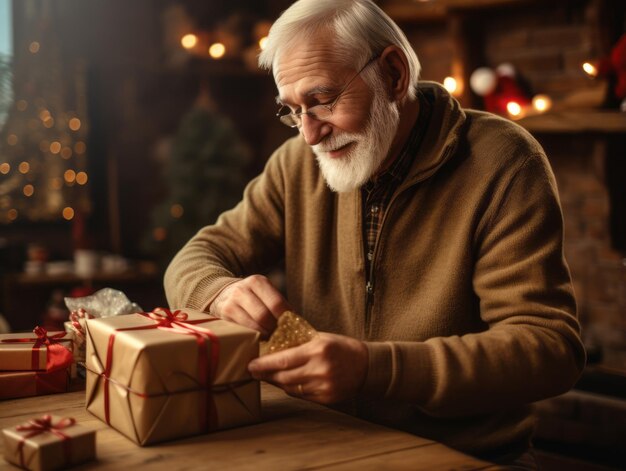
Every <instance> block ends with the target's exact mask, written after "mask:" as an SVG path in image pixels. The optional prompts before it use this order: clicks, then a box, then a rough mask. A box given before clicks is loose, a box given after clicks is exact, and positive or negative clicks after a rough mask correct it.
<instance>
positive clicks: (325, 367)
mask: <svg viewBox="0 0 626 471" xmlns="http://www.w3.org/2000/svg"><path fill="white" fill-rule="evenodd" d="M367 362H368V353H367V347H366V346H365V344H364V343H363V342H361V341H360V340H357V339H353V338H351V337H346V336H343V335H335V334H328V333H324V332H321V333H320V334H319V335H317V336H316V337H315V338H314V339H313V340H311V341H309V342H307V343H305V344H303V345H300V346H298V347H294V348H290V349H287V350H283V351H281V352H277V353H272V354H269V355H267V356H264V357H261V358H257V359H255V360H252V361H251V362H250V364H249V365H248V369H249V371H250V373H251V374H252V376H253V377H254V378H255V379H258V380H262V381H267V382H268V383H272V384H274V385H276V386H278V387H280V388H282V389H283V390H284V391H285V392H287V394H290V395H291V396H297V397H303V398H305V399H308V400H311V401H314V402H319V403H320V404H333V403H336V402H341V401H343V400H346V399H349V398H352V397H354V396H356V394H357V392H358V391H359V389H360V388H361V386H362V384H363V381H364V380H365V375H366V373H367Z"/></svg>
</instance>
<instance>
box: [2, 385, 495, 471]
mask: <svg viewBox="0 0 626 471" xmlns="http://www.w3.org/2000/svg"><path fill="white" fill-rule="evenodd" d="M262 401H263V422H261V423H259V424H255V425H250V426H247V427H241V428H237V429H232V430H226V431H221V432H214V433H211V434H205V435H199V436H196V437H191V438H186V439H181V440H175V441H172V442H167V443H162V444H158V445H152V446H148V447H143V448H142V447H139V446H137V445H135V444H134V443H133V442H131V441H130V440H128V439H127V438H125V437H124V436H123V435H121V434H119V433H118V432H116V431H115V430H113V429H112V428H109V427H107V426H106V425H105V424H104V423H103V422H101V421H100V420H99V419H97V418H96V417H94V416H92V415H91V414H90V413H89V412H87V411H86V410H85V393H84V391H76V392H70V393H66V394H56V395H51V396H41V397H33V398H24V399H17V400H11V401H3V402H0V429H2V428H6V427H11V426H14V425H17V424H19V423H21V422H25V421H27V420H28V419H30V418H32V417H36V416H41V415H43V414H44V413H49V412H53V413H55V414H57V415H62V416H71V417H74V418H76V420H77V421H78V422H79V423H81V424H82V425H85V426H88V427H92V428H94V429H96V430H97V435H96V437H97V438H96V441H97V455H98V457H97V461H93V462H91V463H86V464H84V465H81V466H79V468H77V469H94V468H98V469H112V470H113V469H114V470H120V469H124V468H126V469H141V470H142V471H143V470H144V469H168V470H170V471H174V470H179V469H185V470H189V469H216V470H226V469H228V470H232V469H236V470H239V469H250V470H252V469H254V470H255V471H256V470H281V471H282V470H292V469H298V470H303V469H307V470H313V469H338V470H344V469H346V470H347V469H359V470H363V469H394V470H395V469H400V470H402V469H406V470H412V471H415V470H452V469H455V470H468V471H469V470H478V469H489V470H490V471H491V470H496V469H502V468H499V467H497V466H495V465H492V464H490V463H487V462H484V461H480V460H478V459H476V458H473V457H470V456H467V455H464V454H463V453H460V452H458V451H455V450H452V449H450V448H448V447H446V446H444V445H442V444H440V443H437V442H433V441H432V440H426V439H424V438H420V437H417V436H414V435H410V434H407V433H403V432H399V431H396V430H393V429H389V428H386V427H382V426H379V425H375V424H372V423H369V422H365V421H363V420H359V419H356V418H354V417H351V416H349V415H346V414H342V413H340V412H337V411H334V410H331V409H328V408H326V407H323V406H319V405H317V404H313V403H310V402H308V401H304V400H300V399H295V398H292V397H289V396H287V395H286V394H285V393H284V392H283V391H281V390H280V389H277V388H275V387H273V386H270V385H267V384H263V386H262ZM2 447H3V443H2V441H1V440H0V451H1V450H2ZM13 469H17V468H15V467H13V466H12V465H10V464H8V463H7V462H6V461H3V460H0V471H5V470H13Z"/></svg>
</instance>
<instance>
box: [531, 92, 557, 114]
mask: <svg viewBox="0 0 626 471" xmlns="http://www.w3.org/2000/svg"><path fill="white" fill-rule="evenodd" d="M551 107H552V99H551V98H550V97H549V96H548V95H535V96H534V97H533V108H534V109H535V110H537V111H539V112H540V113H543V112H544V111H548V110H549V109H550V108H551Z"/></svg>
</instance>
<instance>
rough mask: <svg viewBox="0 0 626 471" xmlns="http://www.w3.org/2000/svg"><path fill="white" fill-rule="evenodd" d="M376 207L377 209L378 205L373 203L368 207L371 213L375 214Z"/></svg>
mask: <svg viewBox="0 0 626 471" xmlns="http://www.w3.org/2000/svg"><path fill="white" fill-rule="evenodd" d="M378 209H379V208H378V206H376V205H374V206H372V207H371V208H370V211H371V213H372V214H376V213H377V212H378Z"/></svg>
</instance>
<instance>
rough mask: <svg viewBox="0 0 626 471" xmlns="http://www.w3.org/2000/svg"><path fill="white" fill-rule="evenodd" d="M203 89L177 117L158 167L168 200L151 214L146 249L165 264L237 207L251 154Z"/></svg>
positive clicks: (245, 180)
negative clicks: (197, 97) (197, 233)
mask: <svg viewBox="0 0 626 471" xmlns="http://www.w3.org/2000/svg"><path fill="white" fill-rule="evenodd" d="M215 108H216V107H215V106H214V104H213V103H212V100H211V99H210V97H209V95H208V92H207V91H206V90H203V91H202V92H201V94H200V97H199V99H198V101H197V102H196V103H195V104H194V106H193V107H192V109H191V110H190V111H189V112H188V113H187V114H186V115H185V116H184V117H183V118H182V120H181V122H180V125H179V128H178V132H177V134H176V136H175V137H174V139H173V142H172V145H171V149H170V152H169V155H168V159H167V161H166V163H165V165H164V167H163V179H164V182H165V184H166V186H167V188H168V196H167V198H166V199H165V200H164V201H163V202H161V203H160V204H159V205H158V206H157V207H156V208H155V209H154V211H153V214H152V222H153V227H152V231H151V233H150V234H149V235H148V236H147V241H146V244H145V245H146V247H147V248H148V250H149V251H150V252H152V254H153V255H154V256H155V257H156V258H158V259H160V261H161V263H162V264H164V265H165V264H167V263H168V262H169V261H170V260H171V258H172V257H173V256H174V255H175V254H176V252H177V251H178V250H180V248H181V247H182V246H183V245H184V244H185V243H186V242H187V241H188V240H189V239H190V238H191V237H192V236H193V235H194V234H195V233H196V232H197V231H198V230H199V229H200V228H201V227H203V226H205V225H207V224H212V223H214V222H215V221H216V219H217V217H218V216H219V215H220V214H221V213H222V212H224V211H225V210H227V209H230V208H232V207H233V206H235V204H237V202H239V200H240V199H241V196H242V192H243V188H244V186H245V184H246V182H247V175H246V174H247V169H248V167H249V164H250V159H251V153H250V151H249V150H248V148H247V147H246V146H245V145H244V143H243V140H242V139H241V138H240V137H239V136H238V134H237V132H236V130H235V128H234V126H233V125H232V123H231V122H230V121H229V120H228V119H226V118H225V117H223V116H222V115H220V114H219V113H218V112H217V111H216V109H215Z"/></svg>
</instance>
